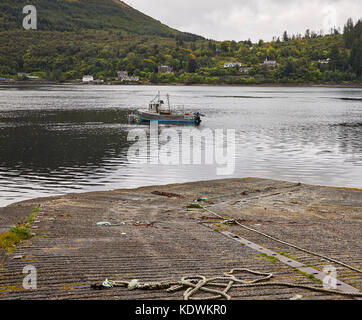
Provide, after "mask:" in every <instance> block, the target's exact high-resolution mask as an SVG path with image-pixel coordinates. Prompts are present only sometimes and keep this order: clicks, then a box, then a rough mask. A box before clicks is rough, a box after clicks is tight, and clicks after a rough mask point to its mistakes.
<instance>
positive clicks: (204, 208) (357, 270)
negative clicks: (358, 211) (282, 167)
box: [195, 202, 362, 273]
mask: <svg viewBox="0 0 362 320" xmlns="http://www.w3.org/2000/svg"><path fill="white" fill-rule="evenodd" d="M195 203H197V204H198V205H199V206H200V208H202V209H203V210H205V211H207V212H209V213H211V214H213V215H214V216H216V217H218V218H219V219H221V220H224V221H228V222H230V221H233V222H235V223H236V224H237V225H238V226H240V227H242V228H244V229H246V230H249V231H252V232H254V233H257V234H260V235H262V236H264V237H266V238H268V239H271V240H273V241H276V242H279V243H281V244H284V245H286V246H289V247H292V248H294V249H297V250H299V251H303V252H305V253H308V254H311V255H313V256H316V257H319V258H322V259H325V260H328V261H331V262H333V263H335V264H338V265H341V266H343V267H345V268H348V269H350V270H353V271H356V272H358V273H362V270H359V269H357V268H355V267H352V266H350V265H348V264H346V263H344V262H341V261H338V260H335V259H333V258H330V257H327V256H324V255H322V254H319V253H316V252H313V251H309V250H307V249H304V248H301V247H299V246H297V245H295V244H292V243H289V242H286V241H283V240H279V239H278V238H275V237H273V236H270V235H268V234H266V233H264V232H261V231H259V230H256V229H253V228H250V227H247V226H245V225H243V224H241V223H240V222H239V221H237V220H233V219H229V218H225V217H223V216H221V215H219V214H217V213H216V212H214V211H212V210H210V209H208V208H206V207H205V206H203V205H202V204H200V203H198V202H195Z"/></svg>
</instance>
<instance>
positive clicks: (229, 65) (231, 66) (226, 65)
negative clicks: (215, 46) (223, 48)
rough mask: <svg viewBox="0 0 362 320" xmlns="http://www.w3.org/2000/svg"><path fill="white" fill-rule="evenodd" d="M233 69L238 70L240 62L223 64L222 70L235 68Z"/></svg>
mask: <svg viewBox="0 0 362 320" xmlns="http://www.w3.org/2000/svg"><path fill="white" fill-rule="evenodd" d="M235 67H238V68H240V67H241V62H225V63H224V68H225V69H229V68H235Z"/></svg>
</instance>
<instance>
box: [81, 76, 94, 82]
mask: <svg viewBox="0 0 362 320" xmlns="http://www.w3.org/2000/svg"><path fill="white" fill-rule="evenodd" d="M82 81H83V83H90V82H93V81H94V78H93V76H90V75H85V76H83V80H82Z"/></svg>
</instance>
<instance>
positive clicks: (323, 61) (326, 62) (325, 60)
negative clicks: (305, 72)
mask: <svg viewBox="0 0 362 320" xmlns="http://www.w3.org/2000/svg"><path fill="white" fill-rule="evenodd" d="M330 61H331V59H330V58H328V59H321V60H319V61H318V62H319V63H320V64H329V62H330Z"/></svg>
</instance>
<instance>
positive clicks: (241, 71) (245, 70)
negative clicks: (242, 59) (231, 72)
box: [239, 67, 250, 74]
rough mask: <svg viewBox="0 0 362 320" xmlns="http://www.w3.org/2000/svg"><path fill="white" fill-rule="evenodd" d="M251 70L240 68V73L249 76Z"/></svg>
mask: <svg viewBox="0 0 362 320" xmlns="http://www.w3.org/2000/svg"><path fill="white" fill-rule="evenodd" d="M249 70H250V68H248V67H244V68H240V70H239V71H240V73H243V74H249Z"/></svg>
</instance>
